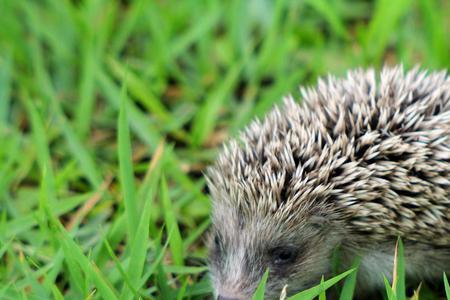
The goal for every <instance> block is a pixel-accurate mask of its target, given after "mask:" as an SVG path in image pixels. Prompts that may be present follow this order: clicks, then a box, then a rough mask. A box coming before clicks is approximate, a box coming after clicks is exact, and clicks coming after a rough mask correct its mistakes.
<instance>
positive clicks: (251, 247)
mask: <svg viewBox="0 0 450 300" xmlns="http://www.w3.org/2000/svg"><path fill="white" fill-rule="evenodd" d="M230 217H231V218H230ZM299 217H300V216H299ZM244 220H245V221H244ZM276 220H277V222H274V221H276ZM294 223H295V225H294V226H292V224H293V223H292V222H287V220H284V221H283V220H280V219H279V218H277V217H275V216H274V215H272V216H262V215H258V214H257V213H255V215H254V216H253V217H252V218H249V216H245V217H244V216H243V215H242V212H241V211H239V210H238V209H236V208H233V207H227V206H220V205H216V207H215V208H214V210H213V224H214V225H213V228H212V230H211V234H210V238H209V249H210V253H209V264H210V271H211V279H212V283H213V286H214V289H215V292H216V294H217V296H218V299H250V298H251V296H252V294H253V293H254V292H255V290H256V288H257V286H258V284H259V281H260V280H261V277H262V276H263V274H264V272H265V271H266V270H267V269H269V278H268V281H267V284H266V298H269V299H271V298H276V299H278V298H279V296H280V293H281V291H282V289H283V287H284V286H285V285H287V292H288V294H292V293H294V292H297V291H300V290H303V289H305V288H308V287H311V286H313V285H316V284H318V283H319V282H320V278H321V276H322V275H323V274H324V275H326V274H328V272H329V265H330V263H329V259H330V256H331V253H332V250H333V248H334V246H335V245H336V244H337V243H338V241H337V240H334V239H333V236H334V235H333V234H331V232H330V230H331V229H330V227H329V226H328V225H329V224H327V222H323V219H322V218H321V217H320V218H314V217H311V215H309V217H306V216H304V217H303V219H300V220H296V221H295V222H294ZM325 224H326V225H325Z"/></svg>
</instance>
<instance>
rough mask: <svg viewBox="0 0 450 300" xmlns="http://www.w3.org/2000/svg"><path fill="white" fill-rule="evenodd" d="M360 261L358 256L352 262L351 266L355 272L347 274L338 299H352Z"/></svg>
mask: <svg viewBox="0 0 450 300" xmlns="http://www.w3.org/2000/svg"><path fill="white" fill-rule="evenodd" d="M360 263H361V258H360V257H358V258H357V259H356V260H355V262H354V263H353V268H355V272H353V273H352V274H350V275H348V277H347V278H345V281H344V286H343V287H342V291H341V295H340V296H339V300H352V299H353V293H354V291H355V286H356V275H358V268H359V264H360Z"/></svg>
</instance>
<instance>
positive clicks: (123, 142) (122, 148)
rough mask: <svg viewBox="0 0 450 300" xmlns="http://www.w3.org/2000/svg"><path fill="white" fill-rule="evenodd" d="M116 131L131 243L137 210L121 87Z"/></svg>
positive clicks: (135, 225) (123, 95)
mask: <svg viewBox="0 0 450 300" xmlns="http://www.w3.org/2000/svg"><path fill="white" fill-rule="evenodd" d="M117 129H118V152H119V153H118V156H119V168H120V185H121V187H122V192H123V200H124V204H125V210H126V213H127V223H128V237H129V239H130V240H131V241H132V240H134V236H135V234H136V232H137V227H138V220H139V216H138V208H137V204H136V197H135V186H134V175H133V166H132V160H131V143H130V129H129V127H128V116H127V109H126V87H125V85H124V86H123V87H122V91H121V97H120V110H119V119H118V123H117Z"/></svg>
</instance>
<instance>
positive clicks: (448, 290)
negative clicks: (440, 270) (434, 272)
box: [443, 273, 450, 300]
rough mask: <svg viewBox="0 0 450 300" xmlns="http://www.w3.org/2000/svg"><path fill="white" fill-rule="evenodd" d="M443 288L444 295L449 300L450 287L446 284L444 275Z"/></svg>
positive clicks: (446, 280)
mask: <svg viewBox="0 0 450 300" xmlns="http://www.w3.org/2000/svg"><path fill="white" fill-rule="evenodd" d="M443 276H444V287H445V295H446V296H447V300H450V285H449V283H448V279H447V275H445V273H444V275H443Z"/></svg>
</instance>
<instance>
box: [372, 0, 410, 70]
mask: <svg viewBox="0 0 450 300" xmlns="http://www.w3.org/2000/svg"><path fill="white" fill-rule="evenodd" d="M409 3H410V0H393V1H391V0H378V1H377V2H376V4H375V12H374V15H373V17H372V19H371V21H370V24H369V28H368V30H367V32H366V33H365V34H364V40H365V43H364V46H365V51H366V56H367V58H368V60H372V61H375V62H377V63H379V62H380V60H381V58H382V55H383V53H384V51H385V49H386V47H387V45H388V42H389V38H390V37H391V36H392V35H393V34H394V33H395V32H396V30H397V29H398V28H399V27H398V24H399V21H400V18H401V17H402V16H403V15H405V14H406V12H407V11H408V10H409V9H410V8H411V6H410V5H409Z"/></svg>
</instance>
